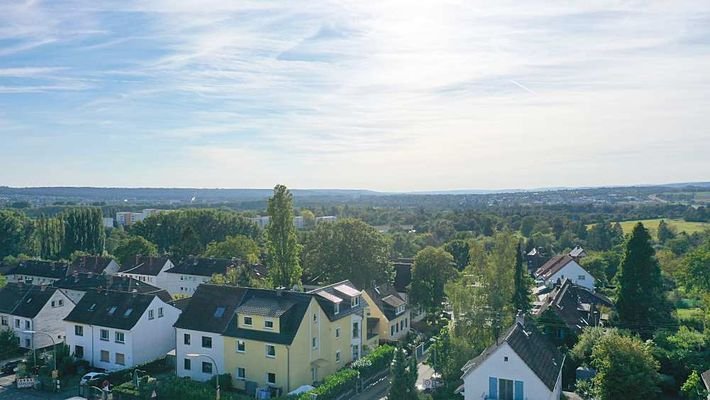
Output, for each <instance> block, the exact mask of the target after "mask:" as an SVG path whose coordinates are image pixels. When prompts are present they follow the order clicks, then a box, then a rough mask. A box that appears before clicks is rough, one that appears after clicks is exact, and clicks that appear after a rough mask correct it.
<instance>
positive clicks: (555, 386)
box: [456, 314, 565, 400]
mask: <svg viewBox="0 0 710 400" xmlns="http://www.w3.org/2000/svg"><path fill="white" fill-rule="evenodd" d="M528 325H529V326H528ZM528 325H526V324H525V319H524V316H522V314H520V315H519V316H518V317H517V318H516V322H515V324H513V326H511V327H510V328H508V329H507V330H506V331H505V332H504V333H503V334H502V335H501V336H500V338H498V340H497V341H496V343H494V344H493V345H491V346H490V347H488V348H487V349H485V350H484V351H483V353H481V354H480V355H479V356H478V357H476V358H474V359H472V360H470V361H469V362H468V363H466V365H465V366H464V367H463V368H462V369H461V370H462V371H463V375H462V377H461V379H462V380H463V385H461V386H460V387H459V388H458V389H457V390H456V391H457V392H458V393H460V394H462V395H463V396H464V399H465V400H474V399H475V400H479V399H496V400H524V399H528V400H559V399H560V395H561V393H562V366H563V364H564V361H565V359H564V356H563V355H562V354H561V353H560V352H559V350H557V348H556V347H555V346H554V345H553V344H552V343H551V342H549V341H548V340H547V339H546V338H545V336H544V335H542V334H541V333H540V332H538V331H537V330H535V328H534V327H533V326H532V325H533V324H528Z"/></svg>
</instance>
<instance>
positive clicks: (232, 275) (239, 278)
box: [210, 265, 271, 289]
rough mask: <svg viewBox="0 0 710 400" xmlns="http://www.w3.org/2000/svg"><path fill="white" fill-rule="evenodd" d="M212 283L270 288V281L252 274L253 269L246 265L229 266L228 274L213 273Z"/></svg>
mask: <svg viewBox="0 0 710 400" xmlns="http://www.w3.org/2000/svg"><path fill="white" fill-rule="evenodd" d="M210 283H213V284H215V285H229V286H243V287H261V288H264V289H266V288H270V287H271V285H269V282H268V281H267V280H264V279H257V278H256V277H254V276H252V274H251V269H249V267H248V266H246V265H238V266H236V267H234V268H229V269H228V270H227V273H226V274H213V275H212V278H211V279H210Z"/></svg>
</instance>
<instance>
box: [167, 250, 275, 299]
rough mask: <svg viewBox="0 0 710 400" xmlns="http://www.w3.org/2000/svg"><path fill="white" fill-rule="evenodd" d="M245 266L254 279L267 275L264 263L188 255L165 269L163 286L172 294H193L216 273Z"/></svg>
mask: <svg viewBox="0 0 710 400" xmlns="http://www.w3.org/2000/svg"><path fill="white" fill-rule="evenodd" d="M237 267H241V268H245V270H246V271H247V273H248V274H249V275H250V278H252V279H263V278H265V277H266V268H265V267H264V266H262V265H258V264H257V265H246V264H245V263H244V262H242V261H239V260H237V259H228V258H203V257H188V258H186V259H185V260H183V261H182V262H180V263H178V264H177V265H175V266H174V267H173V268H170V269H169V270H167V271H165V274H164V275H163V279H162V285H163V287H164V288H165V289H166V290H167V291H168V292H170V294H171V295H173V296H175V295H185V296H192V294H193V293H195V290H197V286H199V285H200V284H202V283H207V282H209V281H210V280H211V279H212V275H214V274H226V273H227V271H228V270H229V269H230V268H237Z"/></svg>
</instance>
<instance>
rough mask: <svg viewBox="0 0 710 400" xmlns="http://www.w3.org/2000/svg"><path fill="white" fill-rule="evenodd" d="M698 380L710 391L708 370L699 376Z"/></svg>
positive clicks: (709, 371)
mask: <svg viewBox="0 0 710 400" xmlns="http://www.w3.org/2000/svg"><path fill="white" fill-rule="evenodd" d="M700 378H701V379H702V380H703V383H704V384H705V389H706V390H710V369H709V370H707V371H705V372H703V373H702V374H700Z"/></svg>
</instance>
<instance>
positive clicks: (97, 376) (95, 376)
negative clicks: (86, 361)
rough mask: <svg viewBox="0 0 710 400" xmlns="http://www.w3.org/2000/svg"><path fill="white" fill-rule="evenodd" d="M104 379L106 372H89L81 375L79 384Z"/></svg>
mask: <svg viewBox="0 0 710 400" xmlns="http://www.w3.org/2000/svg"><path fill="white" fill-rule="evenodd" d="M104 379H108V374H105V373H103V372H89V373H88V374H86V375H84V376H82V377H81V380H80V381H79V384H80V385H86V384H88V383H89V382H91V381H103V380H104Z"/></svg>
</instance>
